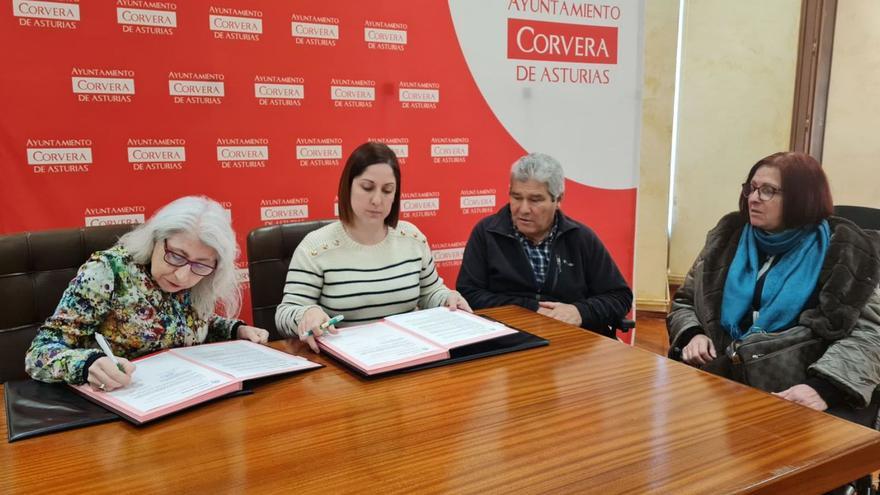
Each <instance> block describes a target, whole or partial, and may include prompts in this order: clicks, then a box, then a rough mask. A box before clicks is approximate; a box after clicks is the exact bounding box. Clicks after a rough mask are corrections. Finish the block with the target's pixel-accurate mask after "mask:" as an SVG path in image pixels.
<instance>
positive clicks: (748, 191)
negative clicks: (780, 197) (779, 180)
mask: <svg viewBox="0 0 880 495" xmlns="http://www.w3.org/2000/svg"><path fill="white" fill-rule="evenodd" d="M755 191H758V199H760V200H761V201H770V200H771V199H773V196H776V193H780V192H782V189H780V188H778V187H773V186H771V185H770V184H764V185H763V186H761V187H755V186H754V185H753V184H749V183H748V182H744V183H743V185H742V195H743V197H744V198H748V197H749V196H751V195H752V193H753V192H755Z"/></svg>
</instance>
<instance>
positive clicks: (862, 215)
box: [834, 205, 880, 230]
mask: <svg viewBox="0 0 880 495" xmlns="http://www.w3.org/2000/svg"><path fill="white" fill-rule="evenodd" d="M834 214H835V215H837V216H838V217H843V218H846V219H847V220H850V221H852V222H853V223H854V224H856V225H858V226H859V227H861V228H863V229H869V230H880V209H877V208H871V207H869V206H849V205H837V206H835V207H834Z"/></svg>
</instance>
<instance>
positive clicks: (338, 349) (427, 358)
mask: <svg viewBox="0 0 880 495" xmlns="http://www.w3.org/2000/svg"><path fill="white" fill-rule="evenodd" d="M514 333H517V331H516V330H514V329H512V328H509V327H506V326H504V325H502V324H500V323H497V322H494V321H490V320H486V319H483V318H480V317H479V316H474V315H472V314H470V313H465V312H460V311H450V310H449V309H447V308H434V309H429V310H424V311H416V312H413V313H406V314H402V315H397V316H391V317H388V318H386V319H384V320H382V321H380V322H377V323H369V324H366V325H357V326H353V327H345V328H342V329H340V330H339V333H338V334H336V335H333V334H325V335H324V336H322V337H321V338H319V339H318V345H319V346H321V348H322V349H324V350H326V351H327V352H328V353H330V354H332V355H333V356H335V357H337V358H339V359H341V360H343V361H345V362H347V363H349V364H351V365H352V366H354V367H355V368H356V369H358V370H360V371H361V372H363V373H365V374H367V375H373V374H377V373H383V372H386V371H392V370H396V369H402V368H407V367H411V366H416V365H419V364H424V363H429V362H433V361H438V360H443V359H447V358H449V357H450V354H449V350H450V349H452V348H456V347H460V346H463V345H467V344H470V343H475V342H482V341H485V340H490V339H493V338H496V337H500V336H503V335H508V334H514Z"/></svg>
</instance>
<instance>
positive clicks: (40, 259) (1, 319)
mask: <svg viewBox="0 0 880 495" xmlns="http://www.w3.org/2000/svg"><path fill="white" fill-rule="evenodd" d="M129 230H131V225H110V226H102V227H83V228H79V229H65V230H50V231H44V232H24V233H19V234H9V235H2V236H0V301H3V311H0V382H6V381H8V380H13V379H18V378H24V377H25V376H27V375H26V374H25V372H24V355H25V353H26V352H27V349H28V347H30V344H31V341H33V340H34V335H36V333H37V329H38V328H39V327H40V325H42V324H43V322H44V321H45V320H46V318H48V317H49V316H50V315H51V314H52V313H54V312H55V307H56V306H57V305H58V301H59V300H60V299H61V294H62V293H63V292H64V289H66V288H67V286H68V284H70V281H71V280H72V279H73V277H74V276H75V275H76V271H77V269H78V268H79V267H80V265H82V264H83V263H84V262H85V261H86V260H87V259H88V258H89V256H90V255H91V254H92V253H93V252H95V251H100V250H102V249H107V248H109V247H110V246H112V245H113V244H115V243H116V241H117V240H118V239H119V237H120V236H122V234H124V233H126V232H128V231H129Z"/></svg>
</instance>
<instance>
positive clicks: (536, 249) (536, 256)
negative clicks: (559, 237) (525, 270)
mask: <svg viewBox="0 0 880 495" xmlns="http://www.w3.org/2000/svg"><path fill="white" fill-rule="evenodd" d="M557 218H558V217H557ZM557 218H554V219H553V228H552V229H550V234H549V235H548V236H547V237H545V238H544V240H543V241H541V243H540V244H538V245H535V244H532V242H531V241H530V240H528V239H527V238H526V236H524V235H522V234H521V233H520V232H519V231H518V230H516V226H514V227H513V234H514V235H515V236H516V238H517V239H519V242H520V244H522V247H523V250H524V251H525V253H526V258H528V260H529V264H530V265H532V271H533V272H534V273H535V281H536V282H537V283H538V287H537V288H538V289H540V288H541V287H542V286H543V285H544V280H546V279H547V270H548V269H549V268H550V247H551V246H552V245H553V238H554V237H556V231H557V230H558V226H559V222H558V221H557Z"/></svg>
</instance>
